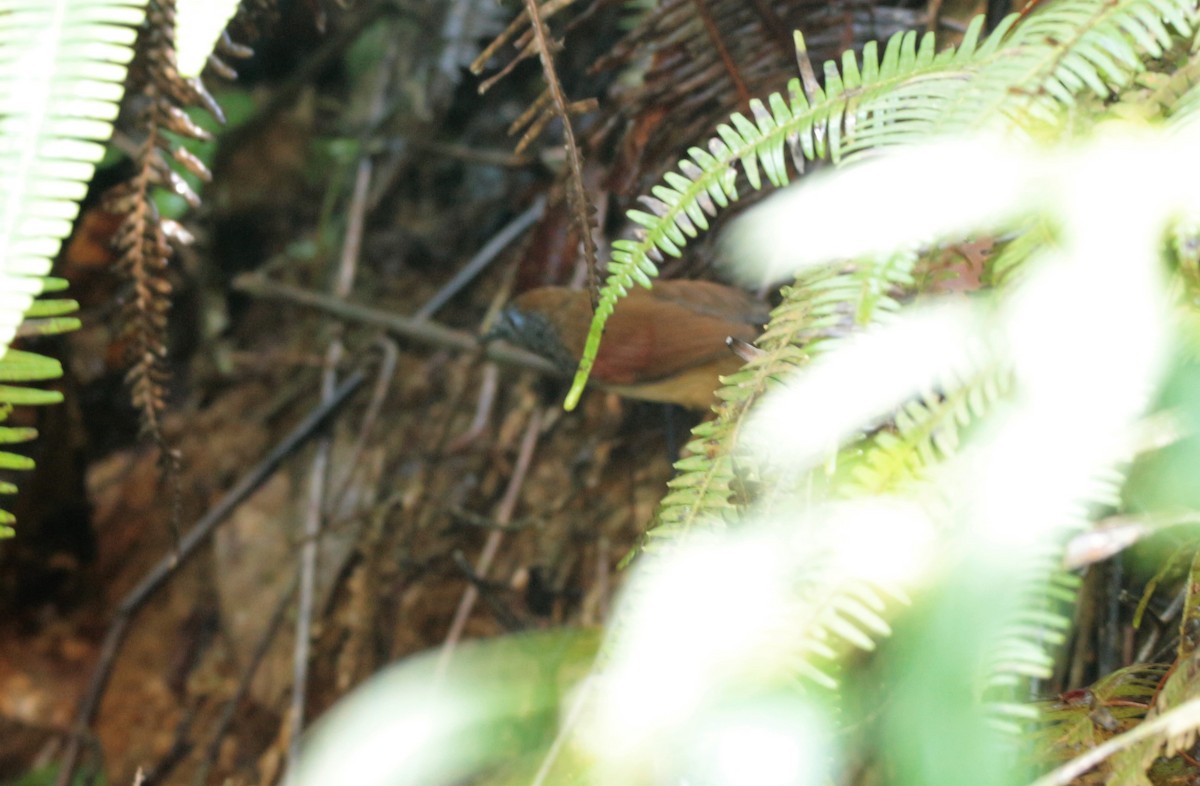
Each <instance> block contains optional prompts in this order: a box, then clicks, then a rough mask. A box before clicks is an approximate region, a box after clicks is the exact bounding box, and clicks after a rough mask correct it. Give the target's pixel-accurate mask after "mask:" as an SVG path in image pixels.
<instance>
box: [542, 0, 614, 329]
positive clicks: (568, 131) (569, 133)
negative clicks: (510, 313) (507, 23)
mask: <svg viewBox="0 0 1200 786" xmlns="http://www.w3.org/2000/svg"><path fill="white" fill-rule="evenodd" d="M525 13H526V14H527V15H528V17H529V28H530V30H531V31H532V33H533V40H534V42H535V43H536V44H537V51H538V58H539V59H540V60H541V61H542V76H543V77H545V79H546V89H547V90H548V91H549V92H550V97H551V98H552V99H553V100H554V111H555V114H557V115H558V118H559V121H560V122H561V123H562V127H563V147H564V148H566V151H567V170H568V172H569V177H568V178H567V195H568V199H567V203H568V205H569V206H570V208H571V214H572V216H573V217H574V219H575V226H576V228H577V229H578V230H579V239H580V240H581V241H582V244H583V257H584V259H585V260H587V270H588V295H589V296H590V297H591V299H592V308H595V307H596V304H597V303H598V302H599V300H600V280H599V279H600V271H599V266H598V264H599V263H597V261H596V238H594V237H593V236H592V201H591V200H590V199H588V193H587V187H586V185H585V184H584V180H583V155H582V154H581V153H580V152H579V146H578V145H577V144H576V143H575V129H574V127H573V126H572V125H571V113H570V110H569V108H568V106H567V103H568V102H567V97H566V94H565V93H564V92H563V88H562V83H561V82H559V81H558V71H556V70H555V68H554V52H553V51H552V50H551V47H550V34H549V31H548V30H547V29H546V22H545V20H544V19H543V18H542V9H541V8H539V7H538V0H525Z"/></svg>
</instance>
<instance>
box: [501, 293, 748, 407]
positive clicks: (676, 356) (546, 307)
mask: <svg viewBox="0 0 1200 786" xmlns="http://www.w3.org/2000/svg"><path fill="white" fill-rule="evenodd" d="M767 320H768V313H767V306H766V304H765V303H763V302H762V301H760V300H758V299H757V298H755V297H753V296H752V295H751V294H750V293H748V292H745V291H744V290H741V289H736V288H734V287H730V286H726V285H724V284H717V283H713V282H710V281H695V280H685V279H678V280H670V281H660V282H657V283H656V284H655V285H654V288H653V289H650V290H646V289H643V288H640V287H638V288H635V289H633V290H632V291H630V293H629V295H628V296H626V297H625V298H624V299H622V300H621V301H619V302H618V303H617V305H616V309H615V311H613V313H612V315H611V316H610V317H609V318H608V323H607V325H606V327H605V331H604V339H603V340H602V341H601V342H600V352H599V354H598V355H597V357H596V363H595V365H594V366H593V367H592V374H591V380H592V381H593V382H594V383H596V384H597V385H599V386H600V387H602V388H605V389H608V390H611V391H613V392H615V393H618V394H620V395H622V396H626V397H628V398H636V399H641V400H645V401H659V402H664V403H671V404H680V405H682V406H685V407H688V408H691V409H707V408H708V407H709V406H711V405H712V402H713V391H714V390H716V388H717V387H718V385H719V384H720V382H719V380H718V379H717V377H718V375H727V374H732V373H733V372H735V371H737V370H738V369H739V368H740V367H741V365H742V360H741V359H740V358H739V357H738V356H737V355H736V354H734V352H733V351H732V350H731V349H730V348H729V347H728V346H727V345H726V342H727V340H728V339H731V338H732V339H734V340H736V341H741V342H753V341H754V340H755V339H756V338H757V337H758V335H759V333H761V332H762V327H763V325H765V324H766V322H767ZM591 322H592V308H591V303H590V298H589V295H588V293H587V292H586V291H585V290H576V289H569V288H567V287H539V288H537V289H531V290H529V291H527V292H524V293H522V294H521V295H519V296H517V297H516V298H514V299H513V301H512V302H510V303H509V304H508V305H507V306H506V307H505V308H504V309H503V310H502V311H501V313H500V315H499V317H498V318H497V320H496V325H495V327H493V329H492V330H491V331H490V333H489V337H490V338H502V339H504V340H506V341H508V342H509V343H511V344H515V345H517V346H520V347H522V348H524V349H527V350H529V351H531V352H534V353H535V354H538V355H541V356H542V357H544V358H546V359H548V360H550V361H551V362H552V363H553V364H554V365H555V366H557V367H558V368H559V369H561V370H562V371H563V372H564V373H567V374H569V373H571V372H573V371H574V370H575V367H576V366H577V365H578V364H579V358H580V356H581V355H582V354H583V346H584V342H585V341H586V339H587V334H588V329H589V328H590V326H591Z"/></svg>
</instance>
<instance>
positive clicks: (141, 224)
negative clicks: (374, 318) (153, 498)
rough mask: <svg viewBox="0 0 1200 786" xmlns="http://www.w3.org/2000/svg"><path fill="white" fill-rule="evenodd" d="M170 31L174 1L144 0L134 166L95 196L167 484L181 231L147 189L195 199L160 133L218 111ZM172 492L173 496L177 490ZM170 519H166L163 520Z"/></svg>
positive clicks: (205, 175)
mask: <svg viewBox="0 0 1200 786" xmlns="http://www.w3.org/2000/svg"><path fill="white" fill-rule="evenodd" d="M260 5H261V3H260ZM174 35H175V2H174V0H150V3H149V5H148V7H147V10H146V23H145V25H144V26H143V27H142V29H141V31H140V32H139V36H138V41H137V45H136V49H135V54H134V59H133V62H132V63H131V64H130V69H129V82H128V85H127V90H126V114H125V118H126V122H125V123H124V127H123V131H124V133H126V134H127V135H128V136H130V137H132V138H133V139H134V140H135V141H136V144H137V150H136V153H135V155H134V166H135V174H134V176H133V177H132V178H131V179H130V180H129V181H128V182H126V183H123V184H121V185H119V186H116V187H115V188H113V189H111V190H110V191H109V193H108V194H107V195H106V196H105V202H106V208H107V209H108V210H110V211H111V212H113V213H115V214H118V215H121V216H123V217H124V218H123V221H122V224H121V227H120V229H119V230H118V231H117V234H116V239H115V241H114V242H115V246H116V251H117V254H118V259H117V268H118V270H119V271H120V272H122V273H123V274H124V275H125V276H126V277H127V278H128V279H129V282H130V288H131V292H132V294H131V296H130V297H129V299H128V301H127V302H126V304H125V305H124V308H123V311H122V321H123V325H122V339H123V341H124V343H125V346H126V348H127V349H126V354H127V357H128V363H129V370H128V371H127V372H126V383H127V384H128V385H129V389H130V395H131V398H132V401H133V405H134V407H136V408H137V410H138V412H139V413H140V417H141V425H142V432H143V435H144V436H147V437H149V438H150V439H152V440H153V441H154V442H155V443H156V444H157V445H158V447H159V449H160V461H161V465H162V468H163V470H164V473H165V475H166V477H167V479H168V481H170V482H172V483H177V477H178V469H179V463H180V457H179V454H178V452H177V451H175V450H174V449H172V448H171V447H170V445H169V444H168V442H167V439H166V436H165V434H164V431H163V424H162V415H163V412H164V411H165V409H166V401H167V389H168V384H169V377H170V374H169V372H168V369H167V364H166V359H167V315H168V312H169V311H170V308H171V289H172V287H171V282H170V279H169V276H168V268H169V262H170V258H171V255H172V248H171V243H172V242H180V241H181V240H186V238H187V235H186V233H185V232H181V231H179V229H178V228H177V227H176V225H175V224H174V223H173V222H168V225H167V226H164V221H163V220H162V218H161V217H160V216H159V215H158V212H157V210H156V209H155V207H154V203H153V201H152V195H153V190H154V189H156V188H167V189H170V190H171V191H172V192H174V193H176V194H179V195H180V196H182V197H183V198H184V199H185V200H186V201H187V203H188V204H189V205H191V206H192V207H197V206H199V204H200V198H199V196H198V195H197V194H196V193H195V191H194V190H193V189H192V187H191V186H190V185H189V184H188V182H187V181H186V180H185V179H184V178H183V176H182V175H181V174H180V173H179V171H177V169H176V167H178V168H179V169H180V170H183V171H186V172H188V173H191V174H192V175H194V176H195V177H197V178H198V179H200V180H201V181H202V182H207V181H208V180H209V179H210V178H211V175H210V173H209V171H208V169H207V167H205V165H204V164H203V162H201V161H200V160H199V159H198V158H196V157H195V156H194V155H192V154H191V153H190V152H188V151H187V150H185V149H183V148H182V147H180V146H179V145H177V144H174V143H172V141H171V140H170V139H169V138H168V136H167V134H166V133H165V132H170V133H172V134H175V135H176V136H178V137H182V138H187V139H199V140H207V139H210V138H211V137H210V135H209V134H208V132H206V131H204V130H203V129H202V128H200V127H199V126H198V125H196V124H195V122H193V120H192V119H191V118H190V117H189V116H188V114H187V113H186V111H185V109H186V108H188V107H197V106H198V107H204V108H205V109H207V110H208V111H209V112H210V113H211V114H212V115H214V116H215V117H216V118H218V120H223V119H224V118H223V116H222V113H221V109H220V107H219V106H218V105H217V103H216V101H215V100H213V98H212V96H211V95H209V93H208V90H207V89H206V88H205V87H204V84H203V82H202V81H201V80H200V79H199V78H193V79H184V78H182V77H181V76H180V75H179V72H178V69H177V67H176V57H175V49H174V43H173V42H174ZM247 53H248V50H246V49H245V48H243V47H239V46H237V45H236V44H234V43H233V42H232V41H230V40H229V39H228V38H224V39H223V40H222V42H221V44H220V45H219V46H218V56H216V57H214V59H213V67H214V70H215V71H217V72H218V73H231V72H232V69H231V68H229V66H228V65H227V64H226V63H225V61H224V60H223V59H221V56H222V55H223V56H225V57H244V56H246V54H247ZM168 229H169V230H170V231H168ZM175 499H176V505H178V495H175ZM175 526H176V521H175V520H173V521H172V527H173V528H174V527H175Z"/></svg>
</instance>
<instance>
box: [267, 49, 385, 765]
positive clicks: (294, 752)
mask: <svg viewBox="0 0 1200 786" xmlns="http://www.w3.org/2000/svg"><path fill="white" fill-rule="evenodd" d="M395 58H396V46H395V43H394V41H393V43H392V45H391V46H389V48H388V49H387V51H386V53H385V55H384V57H383V59H382V62H381V63H380V64H379V68H378V71H377V72H376V73H377V75H378V81H377V83H376V84H375V86H374V88H375V89H374V91H373V93H372V100H371V108H370V110H369V118H368V120H369V122H368V126H373V125H374V124H375V123H376V122H377V121H378V119H379V117H380V116H381V115H382V111H383V99H384V96H385V94H386V92H387V87H388V84H389V82H390V81H391V79H390V76H391V72H392V67H393V65H394V60H395ZM371 174H372V164H371V158H370V157H369V156H363V157H361V158H359V160H358V167H357V170H356V172H355V178H354V189H353V191H352V192H351V195H350V205H349V207H348V209H347V219H346V234H345V237H344V238H343V239H342V254H341V259H340V260H339V264H338V270H337V275H336V276H335V278H334V282H333V296H334V297H336V298H337V299H339V300H345V299H346V298H347V297H349V295H350V293H351V291H353V289H354V278H355V275H356V273H357V271H358V258H359V255H360V252H361V250H362V237H363V228H364V226H365V225H366V212H367V192H368V191H369V189H370V185H371ZM341 328H342V326H341V325H337V326H336V327H335V330H334V335H333V337H332V338H331V339H330V341H329V348H328V350H327V351H326V355H325V361H326V366H325V372H324V373H323V374H322V375H321V397H322V399H327V398H329V397H330V396H332V395H333V392H334V390H335V388H336V387H337V367H338V364H339V363H340V362H341V359H342V355H343V354H344V352H345V346H344V345H343V344H342V337H341ZM332 456H333V438H332V437H331V436H330V435H328V434H326V435H324V436H322V437H321V439H320V441H319V442H318V443H317V450H316V453H315V454H314V455H313V462H312V469H311V473H310V475H309V494H308V509H307V510H306V511H305V516H304V538H305V541H304V544H303V546H301V548H300V589H299V596H298V600H297V613H296V642H295V650H294V651H293V654H294V659H293V663H292V667H293V671H292V677H293V678H292V706H291V723H289V724H288V749H287V750H288V755H287V761H288V773H289V781H290V780H291V779H293V778H295V777H296V775H295V774H296V773H297V772H298V767H297V765H298V763H299V761H300V736H301V734H302V733H303V731H304V706H305V699H306V697H307V695H308V659H309V651H310V649H311V643H312V642H311V639H312V624H313V616H314V614H315V613H316V612H315V606H316V596H317V559H318V557H319V555H320V549H319V547H320V543H319V542H318V539H319V538H320V536H321V524H322V522H323V520H324V518H325V516H324V513H325V491H326V486H327V485H328V483H329V468H330V465H331V463H332Z"/></svg>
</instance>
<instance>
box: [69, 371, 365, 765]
mask: <svg viewBox="0 0 1200 786" xmlns="http://www.w3.org/2000/svg"><path fill="white" fill-rule="evenodd" d="M365 380H366V375H365V374H364V373H363V372H362V371H361V370H359V371H355V372H353V373H352V374H351V375H350V376H349V377H348V378H347V379H346V381H345V382H343V383H342V384H341V385H340V386H339V387H338V389H337V391H336V392H335V394H334V396H333V397H332V398H331V399H330V400H328V401H322V402H321V403H320V404H319V405H318V406H317V407H316V408H315V409H313V411H312V412H310V413H309V414H308V415H307V416H306V417H305V418H304V420H303V421H301V422H300V423H299V424H297V426H296V427H295V428H294V429H292V431H291V432H290V433H289V434H288V435H287V436H286V437H284V438H283V440H281V441H280V442H279V443H278V444H276V445H275V447H274V448H272V449H271V451H270V452H269V453H268V454H267V455H266V456H265V457H264V458H263V459H262V461H260V462H259V463H258V466H256V467H254V468H253V469H252V470H250V472H248V473H246V475H244V476H243V477H242V479H241V480H240V481H238V483H237V485H236V486H234V487H233V488H232V489H230V490H229V491H228V492H227V493H226V494H225V496H224V497H222V498H221V501H220V502H218V503H217V504H216V505H214V506H213V507H212V508H210V509H209V511H208V513H206V514H204V516H203V517H202V518H201V519H200V520H199V521H198V522H196V525H195V526H194V527H192V529H191V530H189V531H188V533H187V534H186V535H184V536H183V538H182V539H181V540H180V541H179V548H178V550H177V551H176V550H172V551H171V553H170V554H168V555H167V556H165V557H163V558H162V559H161V560H159V562H158V563H157V564H156V565H155V566H154V567H153V568H151V569H150V571H149V573H147V574H146V576H145V577H143V578H142V580H141V581H140V582H138V584H137V586H135V587H134V588H133V589H132V590H130V591H129V592H128V593H127V594H126V595H125V597H124V598H123V599H122V600H121V603H120V604H119V605H118V606H117V610H116V614H115V616H114V617H113V620H112V622H111V623H109V628H108V632H107V633H106V634H105V637H104V642H103V644H102V645H101V647H100V656H99V658H98V659H97V662H96V670H95V672H94V673H93V674H92V679H91V682H90V683H89V684H88V689H87V692H86V693H85V694H84V696H83V698H82V699H81V700H80V702H79V708H78V710H77V711H76V717H75V730H74V733H72V735H71V740H70V742H69V743H68V745H67V749H66V752H65V753H64V756H63V766H62V768H61V769H60V770H59V777H58V780H57V781H56V783H57V784H58V786H67V784H69V783H71V778H72V776H73V775H74V770H75V767H76V765H77V763H78V760H79V746H80V740H81V738H82V735H83V733H84V732H85V730H86V729H87V727H88V725H89V724H90V723H91V722H92V718H93V717H94V716H95V714H96V709H97V708H98V707H99V705H100V699H101V698H102V697H103V695H104V689H105V687H106V686H107V685H108V678H109V676H110V674H111V673H112V667H113V662H114V661H115V659H116V656H117V652H118V650H119V649H120V647H121V643H122V641H123V639H124V637H125V630H126V628H127V627H128V626H129V623H130V622H131V621H132V619H133V616H134V615H135V614H136V613H137V611H138V610H139V609H140V608H141V607H142V605H143V604H144V603H145V602H146V600H147V599H148V598H149V597H150V596H151V595H152V594H153V593H154V591H155V590H157V589H158V588H159V587H160V586H161V585H162V584H163V582H164V581H166V579H167V578H168V577H169V576H170V575H171V574H172V573H173V572H174V570H175V569H176V568H177V567H179V566H180V565H182V564H183V562H184V561H186V560H187V558H188V557H190V556H191V555H192V554H193V553H194V552H195V551H196V548H197V547H198V546H199V545H200V544H201V543H203V542H204V541H205V540H206V539H207V538H208V536H209V535H211V534H212V532H213V530H214V529H216V527H217V525H219V524H221V523H222V522H224V521H225V519H226V518H228V517H229V514H231V513H232V512H233V511H234V509H235V508H237V506H238V505H240V504H241V503H242V502H243V501H245V499H246V498H247V497H249V496H250V495H251V494H253V493H254V492H255V491H257V490H258V488H259V487H260V486H262V484H263V483H264V482H266V480H267V479H268V478H270V477H271V475H272V474H274V472H275V470H277V469H278V468H279V465H280V464H282V463H283V460H284V459H285V458H287V457H288V456H290V455H291V454H292V453H294V452H295V451H296V450H297V449H298V448H299V447H300V446H301V445H303V444H304V443H305V442H307V441H308V440H309V439H311V438H312V437H313V435H314V434H316V433H317V432H318V430H319V429H320V427H321V426H322V425H323V424H324V423H325V421H326V420H328V419H329V417H330V416H331V415H333V413H334V412H336V411H337V410H338V409H340V408H341V407H342V405H344V404H345V403H346V401H347V400H348V399H349V398H350V395H351V394H352V393H354V391H356V390H358V388H359V387H360V386H361V385H362V384H363V382H364V381H365Z"/></svg>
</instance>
